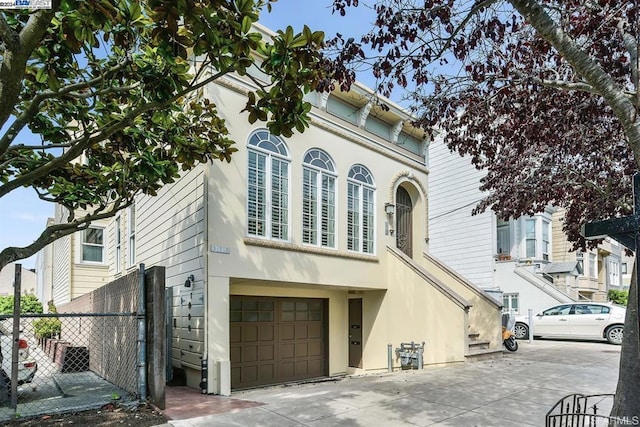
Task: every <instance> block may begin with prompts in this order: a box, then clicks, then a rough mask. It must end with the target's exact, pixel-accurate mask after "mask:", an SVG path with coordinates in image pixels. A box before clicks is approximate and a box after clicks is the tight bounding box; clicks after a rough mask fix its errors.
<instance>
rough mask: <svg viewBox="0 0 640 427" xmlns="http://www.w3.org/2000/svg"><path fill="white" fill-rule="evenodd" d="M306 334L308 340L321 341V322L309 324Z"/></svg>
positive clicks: (322, 329)
mask: <svg viewBox="0 0 640 427" xmlns="http://www.w3.org/2000/svg"><path fill="white" fill-rule="evenodd" d="M308 334H309V338H310V339H322V337H323V336H324V328H323V325H322V322H309V325H308Z"/></svg>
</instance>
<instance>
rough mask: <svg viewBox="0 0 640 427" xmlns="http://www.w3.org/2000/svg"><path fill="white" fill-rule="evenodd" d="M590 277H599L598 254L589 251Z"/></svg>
mask: <svg viewBox="0 0 640 427" xmlns="http://www.w3.org/2000/svg"><path fill="white" fill-rule="evenodd" d="M589 277H591V278H593V279H595V278H597V277H598V275H597V271H596V254H594V253H591V252H589Z"/></svg>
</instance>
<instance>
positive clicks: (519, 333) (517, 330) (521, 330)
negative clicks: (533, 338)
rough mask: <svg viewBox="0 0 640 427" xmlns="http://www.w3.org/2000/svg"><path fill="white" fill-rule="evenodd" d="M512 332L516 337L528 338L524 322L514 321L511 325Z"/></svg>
mask: <svg viewBox="0 0 640 427" xmlns="http://www.w3.org/2000/svg"><path fill="white" fill-rule="evenodd" d="M513 334H514V335H515V336H516V339H519V340H526V339H528V338H529V327H528V326H527V325H525V324H524V323H516V325H515V326H514V327H513Z"/></svg>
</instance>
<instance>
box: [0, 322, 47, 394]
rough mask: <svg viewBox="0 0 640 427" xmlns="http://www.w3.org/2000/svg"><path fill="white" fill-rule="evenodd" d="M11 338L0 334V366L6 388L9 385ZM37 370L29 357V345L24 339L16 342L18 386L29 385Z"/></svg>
mask: <svg viewBox="0 0 640 427" xmlns="http://www.w3.org/2000/svg"><path fill="white" fill-rule="evenodd" d="M12 341H13V339H12V336H11V335H8V334H3V333H2V332H0V350H1V351H0V365H1V366H2V372H1V373H0V375H2V378H0V381H2V382H5V383H6V384H7V386H10V385H11V352H12V344H13V343H12ZM37 370H38V364H37V363H36V361H35V360H33V359H32V358H31V357H29V343H27V341H26V340H25V339H22V338H20V339H19V340H18V385H22V384H25V383H30V382H31V381H32V380H33V377H34V376H35V374H36V371H37Z"/></svg>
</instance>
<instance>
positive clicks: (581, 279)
mask: <svg viewBox="0 0 640 427" xmlns="http://www.w3.org/2000/svg"><path fill="white" fill-rule="evenodd" d="M564 217H565V211H564V210H563V209H559V210H558V211H557V212H556V213H554V218H553V261H554V262H553V263H552V264H551V265H549V266H547V268H546V270H545V273H547V274H549V275H550V276H551V277H552V279H553V281H554V284H555V285H556V286H557V287H558V288H561V289H563V290H564V291H565V292H566V293H567V294H568V295H570V296H571V297H572V298H573V299H575V300H589V301H607V300H608V298H607V291H608V290H609V289H620V288H621V287H622V283H623V282H622V257H623V254H624V246H622V245H621V244H620V243H618V242H617V241H615V240H613V239H610V238H605V239H604V241H603V242H602V243H600V244H599V245H598V247H597V248H595V249H588V250H586V251H580V250H578V251H573V250H572V249H573V247H572V244H571V243H570V242H569V241H568V240H567V238H566V235H565V234H564V232H563V231H562V226H563V223H564ZM562 266H564V269H570V270H571V272H561V271H559V270H561V269H562Z"/></svg>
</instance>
